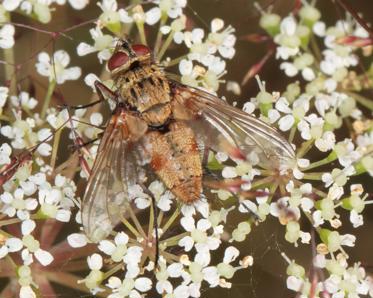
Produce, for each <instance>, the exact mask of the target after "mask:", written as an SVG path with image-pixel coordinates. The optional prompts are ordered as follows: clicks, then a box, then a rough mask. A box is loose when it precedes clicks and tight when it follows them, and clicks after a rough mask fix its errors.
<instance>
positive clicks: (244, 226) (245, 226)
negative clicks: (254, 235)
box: [237, 221, 251, 234]
mask: <svg viewBox="0 0 373 298" xmlns="http://www.w3.org/2000/svg"><path fill="white" fill-rule="evenodd" d="M237 229H238V230H239V231H240V232H241V233H244V234H249V233H250V232H251V226H250V224H249V223H248V222H247V221H243V222H240V223H239V224H238V227H237Z"/></svg>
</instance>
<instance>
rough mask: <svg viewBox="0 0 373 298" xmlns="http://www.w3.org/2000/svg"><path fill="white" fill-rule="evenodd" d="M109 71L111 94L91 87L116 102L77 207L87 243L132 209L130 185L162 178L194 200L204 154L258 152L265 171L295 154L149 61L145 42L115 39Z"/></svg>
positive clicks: (266, 129)
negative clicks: (81, 203) (116, 42)
mask: <svg viewBox="0 0 373 298" xmlns="http://www.w3.org/2000/svg"><path fill="white" fill-rule="evenodd" d="M108 68H109V70H110V72H111V76H112V79H113V80H114V83H115V91H114V92H113V91H111V90H109V89H108V88H106V87H105V86H104V85H102V84H101V83H99V82H96V84H95V85H96V88H97V92H98V94H99V96H100V97H101V98H104V99H111V100H113V101H115V102H116V108H115V110H114V112H113V115H112V117H111V119H110V121H109V123H108V125H107V127H106V129H105V132H104V135H103V138H102V140H101V143H100V145H99V149H98V153H97V157H96V160H95V163H94V166H93V169H92V173H91V176H90V177H89V181H88V186H87V190H86V193H85V195H84V199H83V206H82V219H83V225H84V228H85V231H86V233H87V236H88V237H89V238H90V239H91V240H92V241H98V240H100V239H102V238H103V237H105V236H107V235H108V234H109V233H110V232H111V230H112V229H113V227H115V225H116V224H117V223H118V222H119V221H120V219H121V218H123V216H124V215H123V214H124V213H125V212H126V209H128V208H131V207H130V204H131V190H132V189H133V187H135V186H140V187H143V188H144V189H145V188H146V186H145V185H146V181H149V180H150V179H151V178H153V179H158V180H161V181H162V182H163V184H164V185H165V187H166V188H168V189H169V190H170V191H171V192H172V193H173V194H174V196H175V197H177V198H178V199H179V200H180V201H182V202H183V203H185V204H191V203H193V202H195V201H197V200H198V199H199V198H200V195H201V192H202V185H203V176H204V175H203V168H204V165H205V162H206V161H205V158H204V156H206V154H204V153H206V152H208V151H213V152H226V153H227V154H228V155H230V156H232V157H233V158H236V159H243V160H246V159H247V160H248V159H249V157H250V158H251V157H252V156H254V155H255V156H256V159H257V160H259V161H260V166H261V167H264V168H280V167H281V166H282V165H284V164H286V163H288V162H289V161H290V160H293V159H294V151H293V149H292V147H291V146H290V144H289V143H288V142H287V141H286V140H285V139H284V138H283V137H282V136H281V135H280V134H279V133H278V132H277V131H276V130H275V129H274V128H272V127H270V126H269V125H267V124H265V123H264V122H262V121H260V120H258V119H256V118H255V117H253V116H251V115H249V114H247V113H245V112H243V111H241V110H239V109H237V108H234V107H232V106H230V105H228V104H227V103H226V102H224V101H223V100H221V99H220V98H218V97H216V96H214V95H212V94H210V93H207V92H205V91H202V90H199V89H197V88H193V87H189V86H186V85H183V84H182V83H180V82H178V81H177V80H175V79H174V77H175V76H174V75H169V74H167V73H166V72H165V71H164V70H163V69H162V68H161V67H160V66H159V65H158V64H157V63H156V62H155V61H154V59H153V56H152V52H151V50H150V49H149V48H148V47H147V46H144V45H130V44H129V43H128V42H126V41H123V40H122V41H119V43H118V45H117V47H116V49H115V51H114V54H113V55H112V57H111V58H110V60H109V62H108ZM201 151H203V152H201ZM150 181H151V180H150Z"/></svg>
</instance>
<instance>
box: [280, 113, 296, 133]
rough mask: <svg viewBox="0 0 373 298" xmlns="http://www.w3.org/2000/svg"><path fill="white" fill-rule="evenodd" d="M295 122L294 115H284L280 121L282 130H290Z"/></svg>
mask: <svg viewBox="0 0 373 298" xmlns="http://www.w3.org/2000/svg"><path fill="white" fill-rule="evenodd" d="M294 123H295V120H294V117H293V116H292V115H286V116H285V117H282V118H281V119H280V121H279V122H278V125H279V128H280V130H282V131H287V130H289V129H290V128H291V127H292V126H293V124H294Z"/></svg>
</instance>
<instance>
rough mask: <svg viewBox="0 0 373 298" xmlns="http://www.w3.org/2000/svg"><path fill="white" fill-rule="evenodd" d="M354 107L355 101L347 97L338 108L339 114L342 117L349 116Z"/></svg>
mask: <svg viewBox="0 0 373 298" xmlns="http://www.w3.org/2000/svg"><path fill="white" fill-rule="evenodd" d="M355 107H356V101H355V99H353V98H352V97H347V98H346V99H345V100H344V101H343V102H342V103H341V104H340V106H339V107H338V110H339V113H340V114H341V116H342V117H347V116H350V115H351V113H352V111H353V110H354V109H355Z"/></svg>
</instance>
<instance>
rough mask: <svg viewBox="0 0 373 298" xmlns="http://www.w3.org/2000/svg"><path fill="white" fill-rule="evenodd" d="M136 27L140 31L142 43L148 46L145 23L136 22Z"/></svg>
mask: <svg viewBox="0 0 373 298" xmlns="http://www.w3.org/2000/svg"><path fill="white" fill-rule="evenodd" d="M136 26H137V29H138V30H139V34H140V40H141V43H142V44H144V45H147V44H148V43H147V42H146V35H145V30H144V23H143V22H136Z"/></svg>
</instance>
